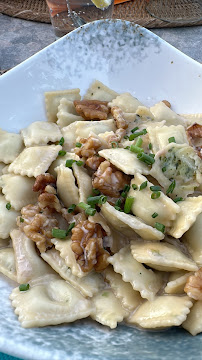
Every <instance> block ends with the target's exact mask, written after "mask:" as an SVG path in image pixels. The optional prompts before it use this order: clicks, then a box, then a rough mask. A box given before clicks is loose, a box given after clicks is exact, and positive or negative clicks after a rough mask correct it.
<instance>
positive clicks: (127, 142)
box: [0, 81, 202, 335]
mask: <svg viewBox="0 0 202 360" xmlns="http://www.w3.org/2000/svg"><path fill="white" fill-rule="evenodd" d="M80 99H81V96H80V90H79V89H71V90H64V91H55V92H47V93H45V104H46V112H47V121H38V122H34V123H32V124H31V125H29V126H28V127H27V128H25V129H23V130H22V131H21V132H20V134H15V133H9V132H6V131H3V130H0V174H1V176H0V191H1V193H0V272H1V273H2V274H4V275H5V276H6V277H8V278H10V279H12V280H13V281H15V282H17V283H18V285H17V287H16V288H14V289H13V291H12V293H11V295H10V299H11V301H12V306H13V307H14V308H15V313H16V314H17V315H18V317H19V321H20V322H21V325H22V326H23V327H37V326H48V325H57V324H61V323H67V322H72V321H75V320H77V319H81V318H86V317H91V318H92V319H94V320H95V321H97V322H99V323H101V324H103V325H105V326H109V327H110V328H112V329H113V328H115V327H116V326H117V324H118V323H119V322H122V321H124V322H125V323H128V324H130V325H135V326H138V327H140V328H145V329H162V328H167V327H171V326H182V327H183V328H184V329H186V330H187V331H189V332H190V333H191V334H192V335H196V334H197V333H199V332H201V331H202V270H201V269H200V268H201V267H202V237H201V232H202V225H201V224H202V160H201V152H200V148H201V145H202V143H201V136H199V135H198V137H197V139H196V138H195V139H194V138H193V139H192V138H190V136H188V132H187V129H188V128H189V127H190V126H193V125H195V124H198V125H197V126H198V127H199V128H200V126H202V115H201V114H192V115H191V114H186V115H185V114H184V115H179V114H176V113H175V112H174V111H173V110H172V109H171V108H170V107H169V106H167V104H166V103H165V102H163V101H160V102H159V103H157V104H155V105H154V106H152V107H150V108H148V107H146V106H144V105H143V104H142V103H141V102H140V101H139V100H137V99H136V98H135V97H133V96H132V95H131V94H129V93H123V94H118V93H116V92H115V91H113V90H111V89H109V88H108V87H106V86H105V85H104V84H102V83H101V82H99V81H95V82H93V83H92V84H91V85H90V87H89V89H88V90H87V92H86V93H85V95H84V97H83V99H85V100H100V101H106V102H107V103H108V107H109V108H112V107H116V109H119V110H120V111H121V113H122V114H123V117H124V120H125V121H126V123H127V127H125V135H124V136H123V137H122V138H121V140H120V141H115V142H113V144H111V146H110V144H109V143H108V142H107V141H106V139H107V138H109V136H112V138H113V136H114V134H116V131H117V124H116V121H115V119H114V117H113V116H112V113H111V112H109V113H108V115H107V118H105V119H104V120H102V119H100V120H98V119H93V120H86V119H84V117H82V116H81V115H80V114H79V113H78V112H77V111H76V108H75V103H74V102H75V101H79V100H80ZM90 136H93V137H94V138H96V139H98V140H99V141H100V142H101V146H100V148H99V149H98V152H97V157H98V158H100V157H101V158H102V159H103V160H105V161H107V162H108V163H109V164H111V166H112V167H113V169H117V171H119V172H121V173H122V174H124V176H128V177H129V178H130V183H129V184H128V185H127V186H125V187H124V189H121V191H120V196H119V198H116V199H115V200H116V201H114V199H112V197H110V196H108V195H107V196H106V194H105V193H104V192H103V193H102V192H101V195H102V196H103V197H102V199H104V201H103V202H102V203H100V204H99V206H97V205H96V206H94V207H92V209H95V211H94V210H92V209H91V210H92V211H91V213H89V212H86V209H87V208H88V209H89V207H90V206H89V205H88V199H89V197H91V198H92V197H93V196H94V195H93V190H94V189H93V185H92V179H93V176H94V173H93V171H92V170H91V171H89V168H88V167H87V166H86V164H85V159H83V158H82V157H79V156H78V155H77V154H76V152H75V148H77V149H78V147H81V146H82V141H83V140H82V139H88V138H89V137H90ZM192 140H194V141H195V142H197V144H196V143H195V144H194V145H193V144H192ZM83 143H84V142H83ZM76 144H77V145H76ZM78 144H79V145H78ZM76 146H77V147H76ZM69 160H70V162H69ZM67 164H68V166H67ZM69 164H70V165H69ZM46 173H49V174H51V175H52V176H54V178H55V179H56V185H57V186H56V189H57V197H58V199H59V201H60V204H62V206H63V209H66V210H67V209H69V208H71V209H72V210H71V211H72V212H73V213H71V212H70V211H69V216H70V221H69V223H68V221H64V218H63V219H59V224H60V226H59V227H57V229H58V230H65V231H66V230H67V229H69V226H71V223H72V220H71V219H73V217H74V215H75V214H77V215H78V214H83V215H84V216H85V218H86V219H87V220H88V221H89V222H90V223H92V224H99V225H100V226H101V227H102V229H104V238H103V244H102V246H103V251H105V249H106V250H107V251H108V257H107V264H108V266H106V268H105V269H104V270H101V271H96V270H95V269H94V268H93V269H91V270H90V271H83V270H82V268H81V267H80V265H79V263H78V262H77V259H76V257H75V253H74V252H73V250H72V239H71V231H67V232H66V236H65V237H64V238H61V237H60V236H58V237H57V231H56V232H55V237H54V236H53V237H52V239H51V246H49V247H48V248H46V249H45V250H44V251H41V252H40V251H39V250H38V248H37V246H36V244H35V242H34V241H33V240H32V239H30V238H29V237H27V236H26V234H25V232H23V229H22V228H20V227H19V226H17V223H16V219H18V221H20V222H23V221H24V219H23V215H22V214H23V213H21V210H22V209H23V207H26V206H27V205H29V204H33V205H34V204H36V203H37V199H38V194H37V193H36V192H33V190H32V188H33V186H34V184H35V180H36V178H37V177H38V176H39V175H41V174H46ZM98 193H99V192H98ZM96 196H97V195H96ZM81 203H82V204H86V207H85V206H84V207H83V208H82V207H79V206H77V205H78V204H81ZM121 204H122V205H121ZM73 205H74V206H73ZM72 206H73V208H72ZM75 211H76V212H75ZM60 216H61V215H60ZM71 216H72V218H71ZM61 217H62V216H61ZM73 226H74V225H73ZM73 226H72V227H73ZM69 230H71V228H70V229H69Z"/></svg>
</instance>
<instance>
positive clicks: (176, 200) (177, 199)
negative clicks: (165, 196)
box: [173, 197, 183, 203]
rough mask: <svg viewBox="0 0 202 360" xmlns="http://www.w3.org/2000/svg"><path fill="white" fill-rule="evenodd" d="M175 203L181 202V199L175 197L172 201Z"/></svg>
mask: <svg viewBox="0 0 202 360" xmlns="http://www.w3.org/2000/svg"><path fill="white" fill-rule="evenodd" d="M173 201H174V202H175V203H177V202H179V201H183V198H182V197H177V198H176V199H174V200H173Z"/></svg>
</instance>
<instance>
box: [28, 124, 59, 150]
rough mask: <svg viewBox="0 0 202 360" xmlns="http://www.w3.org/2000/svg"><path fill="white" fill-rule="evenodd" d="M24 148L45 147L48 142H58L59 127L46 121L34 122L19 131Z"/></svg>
mask: <svg viewBox="0 0 202 360" xmlns="http://www.w3.org/2000/svg"><path fill="white" fill-rule="evenodd" d="M21 134H22V137H23V140H24V143H25V146H26V147H29V146H34V145H47V144H48V143H49V142H52V143H54V142H56V141H59V140H60V139H61V137H62V134H61V131H60V129H59V127H58V126H57V125H56V124H54V123H49V122H47V121H36V122H34V123H32V124H30V125H29V126H28V127H27V128H25V129H22V130H21Z"/></svg>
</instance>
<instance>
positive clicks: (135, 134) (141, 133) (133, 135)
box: [129, 129, 147, 141]
mask: <svg viewBox="0 0 202 360" xmlns="http://www.w3.org/2000/svg"><path fill="white" fill-rule="evenodd" d="M145 134H147V130H146V129H143V130H142V131H138V132H134V133H133V134H131V135H130V136H129V140H130V141H132V140H134V139H135V138H137V137H138V136H140V135H145Z"/></svg>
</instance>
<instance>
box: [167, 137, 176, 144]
mask: <svg viewBox="0 0 202 360" xmlns="http://www.w3.org/2000/svg"><path fill="white" fill-rule="evenodd" d="M168 142H169V144H170V143H172V142H174V143H176V141H175V137H174V136H171V137H170V138H169V139H168Z"/></svg>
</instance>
